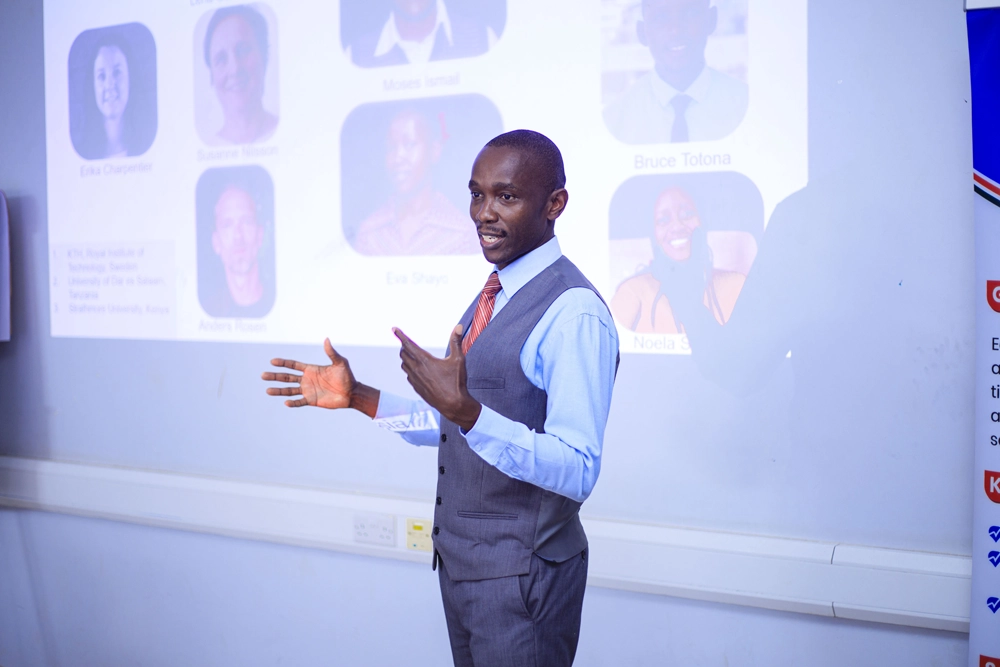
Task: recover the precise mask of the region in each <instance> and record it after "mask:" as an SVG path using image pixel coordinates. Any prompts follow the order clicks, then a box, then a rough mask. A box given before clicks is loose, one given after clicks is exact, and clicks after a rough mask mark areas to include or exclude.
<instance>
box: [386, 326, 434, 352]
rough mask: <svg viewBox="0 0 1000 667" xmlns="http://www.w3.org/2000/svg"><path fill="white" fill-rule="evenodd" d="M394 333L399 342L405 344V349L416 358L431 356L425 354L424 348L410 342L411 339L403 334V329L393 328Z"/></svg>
mask: <svg viewBox="0 0 1000 667" xmlns="http://www.w3.org/2000/svg"><path fill="white" fill-rule="evenodd" d="M392 333H394V334H396V338H398V339H399V342H400V343H402V344H403V349H404V350H406V351H407V352H409V353H410V354H411V355H412V356H413V357H414V358H416V357H418V356H420V355H424V356H429V354H428V353H427V352H425V351H424V349H423V348H422V347H420V346H419V345H417V344H416V343H414V342H413V341H412V340H410V337H409V336H407V335H406V334H405V333H403V330H402V329H399V328H397V327H393V328H392Z"/></svg>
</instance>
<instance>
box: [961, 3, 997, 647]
mask: <svg viewBox="0 0 1000 667" xmlns="http://www.w3.org/2000/svg"><path fill="white" fill-rule="evenodd" d="M996 4H997V5H1000V2H998V3H996ZM966 21H967V25H968V31H969V63H970V74H971V77H972V145H973V151H972V153H973V155H972V162H973V181H974V182H973V187H974V189H975V192H976V195H977V196H976V197H975V225H976V291H977V292H978V294H977V296H976V339H975V340H976V411H975V419H976V427H975V438H976V441H975V468H974V478H973V484H974V489H973V509H972V513H973V521H972V531H973V532H972V609H971V614H970V628H969V664H970V665H973V666H974V667H1000V8H985V9H976V10H974V11H969V12H967V13H966Z"/></svg>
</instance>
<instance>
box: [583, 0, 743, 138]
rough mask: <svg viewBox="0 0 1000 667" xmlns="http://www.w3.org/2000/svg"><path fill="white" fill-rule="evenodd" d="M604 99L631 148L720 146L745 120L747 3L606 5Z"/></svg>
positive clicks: (611, 125)
mask: <svg viewBox="0 0 1000 667" xmlns="http://www.w3.org/2000/svg"><path fill="white" fill-rule="evenodd" d="M602 3H603V8H604V12H603V17H604V21H603V26H602V33H603V54H602V73H601V93H602V100H603V104H604V123H605V125H607V128H608V131H610V132H611V134H612V135H613V136H614V137H615V138H616V139H618V140H619V141H622V142H624V143H627V144H657V143H684V142H689V141H714V140H716V139H722V138H723V137H725V136H727V135H729V134H731V133H732V132H733V131H734V130H735V129H736V128H737V127H738V126H739V124H740V123H741V122H742V120H743V117H744V116H745V115H746V111H747V104H748V101H749V92H748V88H747V52H748V47H747V0H602Z"/></svg>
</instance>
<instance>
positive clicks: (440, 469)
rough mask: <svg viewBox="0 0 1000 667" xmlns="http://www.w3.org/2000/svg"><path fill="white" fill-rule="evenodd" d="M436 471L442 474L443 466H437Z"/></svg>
mask: <svg viewBox="0 0 1000 667" xmlns="http://www.w3.org/2000/svg"><path fill="white" fill-rule="evenodd" d="M438 472H439V473H441V474H442V475H443V474H444V466H441V467H440V468H438Z"/></svg>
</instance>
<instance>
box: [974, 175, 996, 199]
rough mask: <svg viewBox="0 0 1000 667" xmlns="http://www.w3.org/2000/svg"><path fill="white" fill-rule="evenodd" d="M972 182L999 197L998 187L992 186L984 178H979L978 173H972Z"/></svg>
mask: <svg viewBox="0 0 1000 667" xmlns="http://www.w3.org/2000/svg"><path fill="white" fill-rule="evenodd" d="M972 180H974V181H975V182H976V183H979V184H980V185H981V186H983V187H984V188H986V189H987V190H989V191H990V192H993V193H994V194H998V195H1000V187H997V186H996V185H994V184H993V182H992V181H988V180H986V177H984V176H980V175H979V173H978V172H972Z"/></svg>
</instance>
